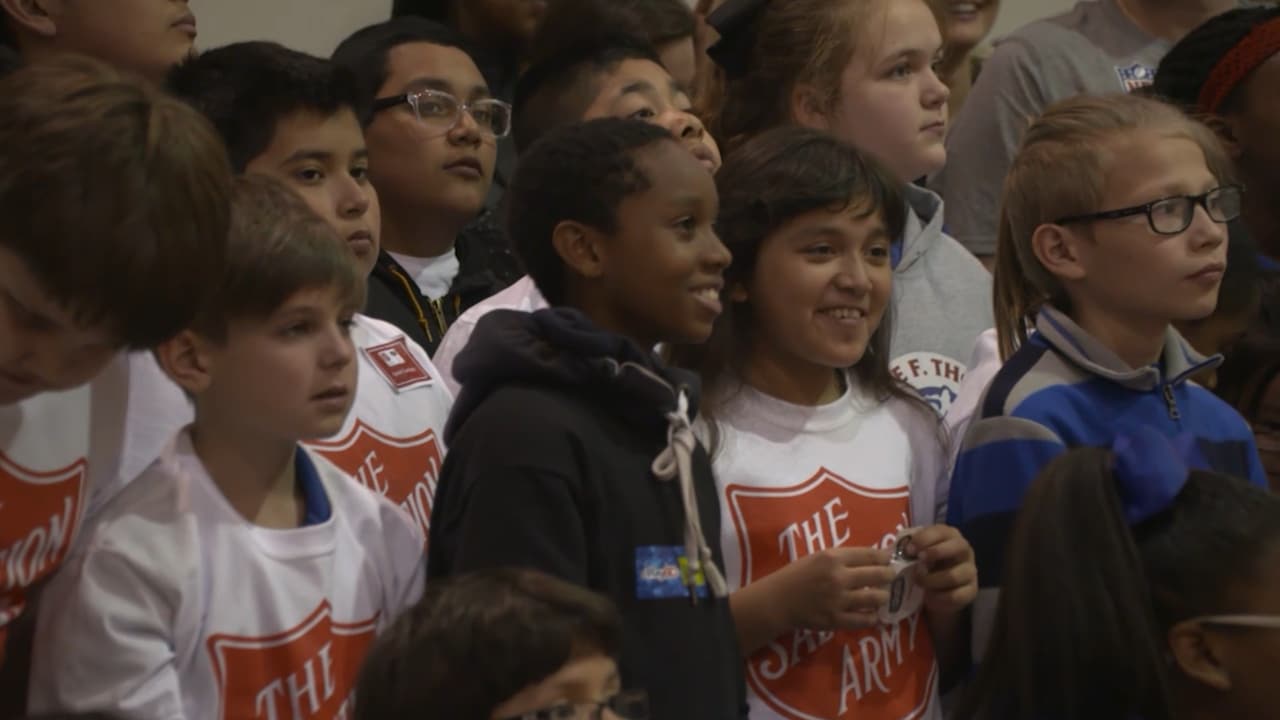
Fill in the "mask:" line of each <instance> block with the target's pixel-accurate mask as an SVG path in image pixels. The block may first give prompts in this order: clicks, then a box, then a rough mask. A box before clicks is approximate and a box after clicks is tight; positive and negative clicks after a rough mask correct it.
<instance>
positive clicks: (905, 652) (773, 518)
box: [725, 468, 937, 720]
mask: <svg viewBox="0 0 1280 720" xmlns="http://www.w3.org/2000/svg"><path fill="white" fill-rule="evenodd" d="M725 495H726V499H727V501H728V503H729V511H730V514H731V516H732V520H733V525H734V530H735V531H736V533H737V537H738V544H739V550H740V553H741V555H740V557H741V567H740V572H741V577H742V582H743V584H744V585H745V584H749V583H751V582H755V581H756V580H759V579H761V578H763V577H766V576H768V575H770V574H771V573H773V572H776V571H777V570H779V569H781V568H782V567H784V566H786V565H787V564H789V563H791V562H795V561H796V560H799V559H801V558H804V557H806V556H808V555H811V554H814V553H817V552H821V551H823V550H826V549H828V548H835V547H872V546H874V547H890V546H892V544H893V543H894V541H895V538H896V533H897V532H898V530H900V529H903V528H905V527H907V526H909V525H910V497H909V492H908V489H907V488H906V487H900V488H894V489H889V490H880V489H871V488H866V487H862V486H860V485H858V484H856V483H854V482H851V481H849V480H846V479H845V478H843V477H840V476H839V475H836V474H835V473H832V472H831V471H829V470H827V469H825V468H820V469H819V470H818V471H817V472H816V473H815V474H814V475H813V476H812V477H810V478H809V479H808V480H805V481H804V482H801V483H799V484H797V485H793V486H790V487H784V488H759V487H747V486H741V485H730V486H728V487H726V488H725ZM747 681H748V684H749V685H750V687H751V690H752V692H753V693H754V694H755V695H756V697H757V699H758V700H759V701H760V702H761V703H763V704H764V705H765V706H767V707H768V708H769V709H770V710H772V711H773V712H774V713H776V714H777V715H778V716H780V717H783V718H787V719H788V720H818V719H823V720H830V719H832V718H854V717H856V718H858V720H901V719H903V718H918V717H922V716H923V715H924V714H925V712H926V711H927V710H928V707H929V703H930V701H931V699H932V697H933V694H934V684H935V683H936V682H937V671H936V667H935V664H934V652H933V641H932V638H931V637H930V635H929V631H928V627H927V626H926V624H925V623H924V622H923V617H922V614H921V613H919V612H917V613H916V614H915V615H913V616H912V617H910V618H907V619H905V620H903V621H901V622H899V623H897V624H895V625H888V626H886V625H881V626H878V627H874V628H869V629H865V630H861V631H856V632H844V631H841V632H819V631H814V630H806V629H797V630H794V631H792V632H790V633H787V634H785V635H783V636H781V637H778V638H775V639H774V641H773V642H771V643H769V644H768V645H767V646H766V647H764V648H762V649H761V650H759V651H757V652H756V653H755V654H753V655H752V656H751V657H750V658H748V660H747Z"/></svg>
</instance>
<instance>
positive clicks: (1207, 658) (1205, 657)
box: [1168, 621, 1231, 692]
mask: <svg viewBox="0 0 1280 720" xmlns="http://www.w3.org/2000/svg"><path fill="white" fill-rule="evenodd" d="M1168 641H1169V653H1170V656H1171V657H1170V660H1171V662H1172V663H1173V664H1174V665H1175V666H1177V668H1178V670H1180V671H1181V672H1182V674H1183V675H1186V676H1187V677H1189V678H1191V679H1192V680H1195V681H1196V682H1198V683H1200V684H1202V685H1205V686H1207V687H1210V688H1213V689H1214V690H1218V691H1220V692H1226V691H1228V690H1230V689H1231V675H1230V673H1228V672H1227V669H1226V667H1225V666H1224V665H1223V663H1222V658H1221V656H1220V654H1219V651H1218V648H1216V647H1215V646H1214V643H1213V638H1211V637H1210V636H1208V635H1206V634H1205V632H1204V628H1203V627H1201V625H1200V623H1197V622H1193V621H1186V622H1180V623H1178V624H1177V625H1174V626H1173V627H1172V628H1170V630H1169V638H1168Z"/></svg>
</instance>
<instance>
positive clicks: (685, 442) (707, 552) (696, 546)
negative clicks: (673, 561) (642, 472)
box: [652, 389, 729, 602]
mask: <svg viewBox="0 0 1280 720" xmlns="http://www.w3.org/2000/svg"><path fill="white" fill-rule="evenodd" d="M697 442H698V440H697V438H696V437H695V436H694V434H693V427H692V426H691V425H690V424H689V398H688V396H687V395H685V392H684V390H683V389H681V390H679V391H678V392H677V398H676V409H675V411H673V412H669V413H667V447H666V448H664V449H663V451H662V452H661V453H659V454H658V457H656V458H654V461H653V466H652V469H653V474H654V475H657V476H658V479H659V480H662V481H664V482H670V481H671V480H678V481H679V483H680V495H681V501H682V504H683V505H684V518H685V520H684V552H685V557H686V558H688V562H689V576H688V578H686V580H685V583H686V585H688V587H689V588H690V590H691V591H692V595H693V598H694V602H697V597H698V594H697V592H696V590H694V585H695V583H696V578H697V576H698V573H702V575H703V577H704V578H706V581H707V585H708V586H710V588H711V593H712V595H714V596H715V597H718V598H720V597H726V596H728V594H729V585H728V583H726V582H725V580H724V575H722V574H721V573H720V569H719V568H718V567H716V563H715V559H714V558H713V557H712V556H711V548H710V547H708V546H707V538H706V537H705V536H704V535H703V533H702V516H701V515H699V514H698V496H697V494H696V492H695V491H694V487H693V450H694V448H695V447H696V446H697Z"/></svg>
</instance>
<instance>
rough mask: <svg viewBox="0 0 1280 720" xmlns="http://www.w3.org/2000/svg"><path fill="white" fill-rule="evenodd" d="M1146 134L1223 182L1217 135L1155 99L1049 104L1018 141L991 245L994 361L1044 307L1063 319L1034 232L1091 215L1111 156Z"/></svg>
mask: <svg viewBox="0 0 1280 720" xmlns="http://www.w3.org/2000/svg"><path fill="white" fill-rule="evenodd" d="M1153 131H1156V132H1161V133H1167V134H1171V135H1174V136H1177V137H1181V138H1185V139H1187V140H1190V141H1192V142H1194V143H1196V144H1197V145H1199V146H1200V149H1201V150H1202V151H1203V152H1204V155H1205V160H1206V163H1207V165H1208V167H1209V170H1210V171H1211V172H1213V173H1214V175H1216V176H1217V177H1218V178H1219V179H1220V180H1227V179H1229V177H1230V170H1229V168H1230V163H1229V161H1228V160H1227V156H1226V152H1225V151H1224V150H1223V147H1222V144H1221V143H1220V142H1219V140H1218V138H1217V136H1215V135H1214V134H1213V132H1212V131H1211V130H1210V129H1209V128H1208V127H1206V126H1204V125H1203V124H1201V123H1199V122H1197V121H1195V120H1193V119H1191V118H1190V117H1188V116H1187V115H1185V114H1184V113H1182V112H1181V111H1179V110H1178V109H1176V108H1174V107H1173V106H1171V105H1167V104H1165V103H1162V102H1160V101H1158V100H1152V99H1148V98H1143V97H1139V96H1135V95H1112V96H1101V97H1098V96H1079V97H1075V98H1071V99H1069V100H1064V101H1062V102H1060V103H1057V104H1055V105H1052V106H1050V107H1049V109H1048V110H1046V111H1045V112H1044V114H1043V115H1041V116H1040V117H1039V118H1038V119H1037V120H1036V121H1035V122H1033V123H1032V124H1031V127H1030V128H1029V129H1028V130H1027V134H1026V135H1025V136H1024V137H1023V140H1022V146H1021V147H1020V148H1019V150H1018V154H1017V155H1016V156H1015V157H1014V159H1013V163H1012V164H1011V165H1010V166H1009V173H1008V175H1006V176H1005V180H1004V196H1003V199H1002V201H1001V208H1000V224H999V229H998V235H997V242H996V267H995V290H994V295H995V312H996V332H997V334H998V336H999V341H1000V355H1001V357H1003V358H1006V359H1007V358H1008V357H1009V356H1010V355H1012V354H1013V352H1014V351H1015V350H1016V349H1017V348H1018V346H1020V345H1021V344H1022V343H1023V342H1025V341H1026V339H1027V333H1028V328H1029V327H1030V326H1031V325H1033V324H1034V322H1035V318H1036V315H1037V314H1038V313H1039V312H1040V310H1041V309H1042V308H1043V307H1044V306H1045V305H1051V306H1053V307H1055V308H1057V309H1059V310H1061V311H1063V312H1066V313H1070V312H1071V306H1070V302H1069V300H1068V298H1067V296H1066V293H1065V291H1064V290H1063V287H1062V285H1061V284H1060V283H1059V282H1058V280H1057V279H1056V278H1055V277H1054V276H1053V275H1052V274H1050V273H1049V271H1048V270H1046V269H1045V268H1044V266H1043V265H1041V264H1040V260H1039V259H1038V258H1037V257H1036V254H1035V250H1034V248H1033V247H1032V243H1031V238H1032V236H1033V235H1034V234H1035V231H1036V229H1037V228H1039V227H1040V226H1041V225H1045V224H1050V223H1053V222H1054V221H1055V220H1056V219H1058V218H1062V217H1067V216H1070V215H1080V214H1086V213H1091V212H1097V211H1099V210H1103V209H1105V208H1103V207H1102V205H1103V203H1104V201H1105V199H1104V198H1103V194H1104V192H1105V190H1106V185H1107V177H1108V175H1109V174H1110V172H1111V169H1112V167H1113V163H1114V162H1115V154H1116V151H1117V149H1118V148H1119V147H1120V146H1121V143H1123V142H1124V140H1125V139H1126V137H1130V136H1131V135H1132V134H1134V133H1151V132H1153Z"/></svg>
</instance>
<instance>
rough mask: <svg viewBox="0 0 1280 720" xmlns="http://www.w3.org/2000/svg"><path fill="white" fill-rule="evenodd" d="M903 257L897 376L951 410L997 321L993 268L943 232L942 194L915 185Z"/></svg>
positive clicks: (896, 302) (896, 297) (898, 278)
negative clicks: (979, 347)
mask: <svg viewBox="0 0 1280 720" xmlns="http://www.w3.org/2000/svg"><path fill="white" fill-rule="evenodd" d="M907 204H908V206H909V207H908V210H909V212H908V213H907V226H906V230H905V231H904V232H903V237H902V259H901V260H899V262H898V266H897V267H896V268H895V269H894V273H893V302H892V305H891V307H892V315H893V319H892V321H893V335H892V337H891V338H890V341H889V356H890V358H891V366H892V368H893V372H894V375H896V376H897V377H898V378H899V379H901V380H905V381H906V382H907V383H909V384H910V385H911V386H912V387H914V388H915V389H916V390H918V391H919V392H920V394H921V395H923V396H924V398H925V400H927V401H929V403H930V404H931V405H933V406H934V408H935V409H936V410H937V411H938V412H939V413H945V412H946V410H947V408H948V407H950V406H951V402H952V401H953V400H955V398H956V395H957V394H958V393H959V391H960V381H961V380H963V379H964V375H965V370H966V367H965V366H966V364H967V363H968V362H969V358H970V357H971V356H972V355H973V348H974V345H975V344H976V343H977V341H978V336H979V335H980V334H981V333H982V331H984V330H986V329H987V328H990V327H991V326H992V325H994V318H993V312H992V300H991V274H990V273H988V272H987V271H986V268H984V267H982V264H981V263H979V262H978V260H977V259H976V258H974V257H973V255H971V254H970V253H969V252H968V251H967V250H965V249H964V247H962V246H961V245H960V243H958V242H956V241H955V239H954V238H952V237H951V236H949V235H947V234H946V233H944V232H943V231H942V200H941V199H940V198H939V197H938V196H937V195H935V194H933V193H932V192H929V191H928V190H925V189H923V188H920V187H917V186H914V185H911V186H908V188H907Z"/></svg>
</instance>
